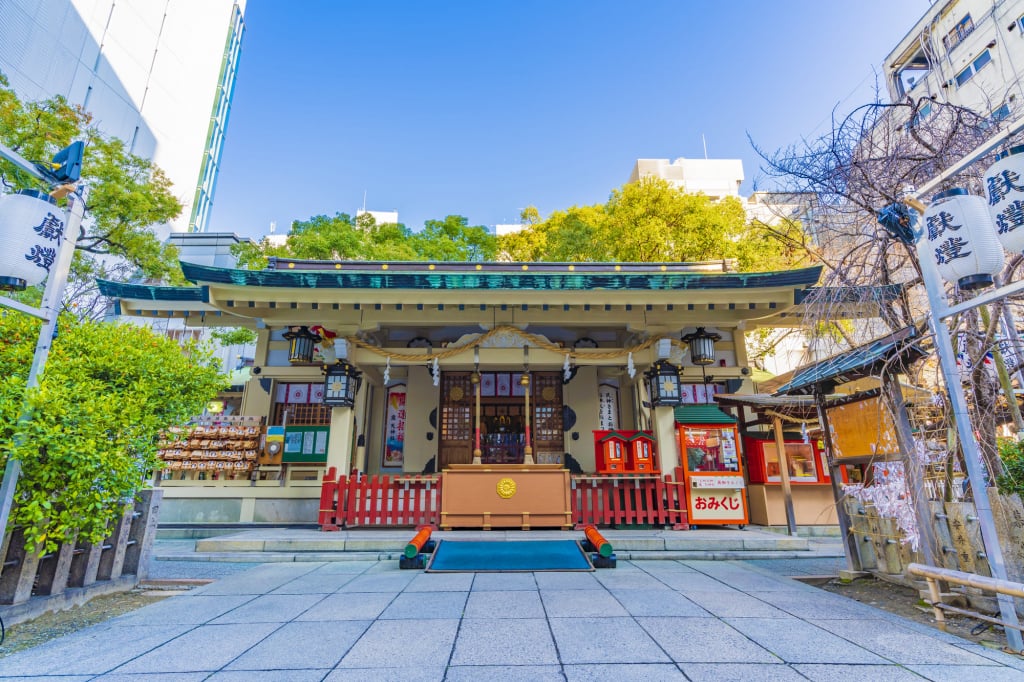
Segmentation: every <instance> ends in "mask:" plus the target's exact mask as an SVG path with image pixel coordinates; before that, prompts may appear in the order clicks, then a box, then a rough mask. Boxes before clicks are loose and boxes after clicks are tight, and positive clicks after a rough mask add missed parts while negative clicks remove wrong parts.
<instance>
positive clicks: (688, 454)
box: [675, 405, 749, 528]
mask: <svg viewBox="0 0 1024 682" xmlns="http://www.w3.org/2000/svg"><path fill="white" fill-rule="evenodd" d="M675 415H676V437H677V440H678V443H679V452H680V455H681V457H680V459H681V463H682V465H683V468H684V471H685V482H686V494H687V498H686V506H687V511H688V513H689V519H690V526H691V527H693V526H701V525H738V526H740V527H741V528H742V527H743V526H745V525H746V524H747V522H748V520H749V514H748V510H747V498H746V483H745V482H744V478H743V464H742V462H741V458H740V450H739V430H738V429H737V428H736V418H735V417H732V416H730V415H728V414H726V413H725V412H723V411H722V410H720V409H718V408H717V407H715V406H714V405H682V406H680V407H677V408H676V410H675Z"/></svg>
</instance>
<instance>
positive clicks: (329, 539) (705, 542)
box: [159, 528, 842, 561]
mask: <svg viewBox="0 0 1024 682" xmlns="http://www.w3.org/2000/svg"><path fill="white" fill-rule="evenodd" d="M601 533H602V534H603V535H604V537H605V538H606V539H607V540H608V542H610V543H611V545H612V547H613V548H614V550H615V552H616V554H617V555H618V556H619V557H620V558H623V559H628V558H638V559H640V558H644V559H650V558H663V559H698V558H708V557H709V556H710V557H713V558H722V559H743V558H797V557H800V556H816V555H822V552H824V556H836V552H838V556H842V546H841V544H840V543H839V542H838V541H831V542H829V541H822V540H815V541H812V540H811V539H809V538H808V537H800V536H797V537H791V536H788V535H780V534H777V533H772V532H767V531H764V530H758V529H753V528H747V529H744V530H737V529H731V528H715V529H700V530H693V531H671V530H614V529H613V530H602V531H601ZM414 534H415V531H414V530H413V529H407V530H343V531H337V532H321V531H318V530H310V529H294V528H290V529H273V528H260V529H252V530H245V531H240V532H237V533H229V534H225V535H219V536H216V537H209V538H201V539H198V540H196V541H195V546H194V551H190V550H188V549H185V548H183V547H181V543H176V544H177V545H178V547H177V551H166V552H164V553H163V554H162V555H161V556H160V557H159V558H161V559H165V560H185V557H188V558H189V560H204V559H203V557H204V556H206V557H207V560H218V561H295V560H311V561H325V560H332V559H329V558H325V557H330V556H333V555H336V554H340V555H345V556H344V558H345V559H347V560H351V559H356V560H360V559H365V560H377V559H391V558H397V557H398V556H400V555H401V553H402V550H403V549H404V548H405V545H406V544H407V543H408V542H409V540H410V539H411V538H412V536H413V535H414ZM432 538H433V539H435V540H453V541H457V540H491V541H507V542H514V541H516V540H543V539H574V540H580V541H582V540H583V539H584V538H583V533H582V531H558V530H552V531H545V530H541V531H509V530H496V531H435V532H434V533H433V535H432ZM832 545H835V546H834V547H832ZM213 555H217V558H214V556H213ZM339 558H341V557H339ZM335 560H336V559H335Z"/></svg>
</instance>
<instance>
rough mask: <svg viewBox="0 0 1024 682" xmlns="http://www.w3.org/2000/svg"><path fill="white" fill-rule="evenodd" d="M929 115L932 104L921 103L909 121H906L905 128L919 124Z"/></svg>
mask: <svg viewBox="0 0 1024 682" xmlns="http://www.w3.org/2000/svg"><path fill="white" fill-rule="evenodd" d="M931 115H932V105H931V104H922V105H921V107H920V108H919V109H918V110H917V113H916V114H914V116H913V117H912V118H911V119H910V120H909V121H907V130H909V129H911V128H913V127H914V126H917V125H920V124H921V122H922V121H924V120H925V119H926V118H928V117H929V116H931Z"/></svg>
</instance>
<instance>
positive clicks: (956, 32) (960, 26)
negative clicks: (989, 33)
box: [942, 14, 974, 53]
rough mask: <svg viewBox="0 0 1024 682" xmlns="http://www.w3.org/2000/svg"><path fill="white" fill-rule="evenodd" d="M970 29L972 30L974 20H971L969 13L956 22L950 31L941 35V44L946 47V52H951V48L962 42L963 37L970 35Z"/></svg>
mask: <svg viewBox="0 0 1024 682" xmlns="http://www.w3.org/2000/svg"><path fill="white" fill-rule="evenodd" d="M972 31H974V21H972V20H971V15H970V14H967V15H965V16H964V18H963V19H961V20H960V21H958V22H957V24H956V26H954V27H953V30H952V31H950V32H949V33H947V34H946V35H945V37H943V39H942V46H943V47H945V48H946V52H947V53H949V52H952V51H953V48H954V47H956V46H957V45H959V44H960V43H962V42H963V41H964V38H966V37H967V36H969V35H971V32H972Z"/></svg>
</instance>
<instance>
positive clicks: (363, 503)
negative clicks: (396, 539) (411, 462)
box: [319, 467, 441, 530]
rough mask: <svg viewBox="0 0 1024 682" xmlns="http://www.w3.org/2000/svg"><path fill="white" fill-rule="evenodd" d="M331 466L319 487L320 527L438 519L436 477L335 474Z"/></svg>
mask: <svg viewBox="0 0 1024 682" xmlns="http://www.w3.org/2000/svg"><path fill="white" fill-rule="evenodd" d="M335 476H336V471H335V469H334V467H331V468H330V469H329V470H328V471H327V475H325V476H324V479H323V485H322V487H321V488H320V518H319V523H320V530H338V529H339V528H358V527H360V526H413V527H416V528H419V527H421V526H430V527H431V528H437V527H438V524H439V523H440V521H441V479H440V477H436V476H416V475H413V476H364V475H358V474H357V475H355V476H339V477H337V478H335Z"/></svg>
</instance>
